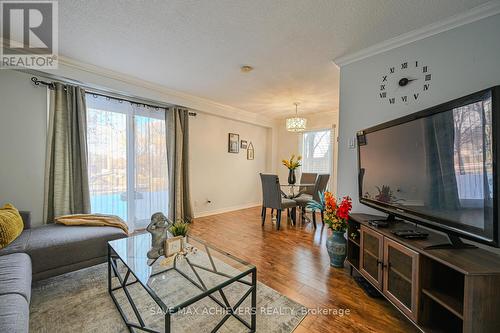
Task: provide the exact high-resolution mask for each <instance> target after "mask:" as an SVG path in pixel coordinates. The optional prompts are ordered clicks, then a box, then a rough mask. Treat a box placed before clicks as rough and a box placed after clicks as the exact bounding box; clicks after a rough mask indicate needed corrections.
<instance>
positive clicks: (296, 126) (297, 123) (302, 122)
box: [286, 102, 307, 132]
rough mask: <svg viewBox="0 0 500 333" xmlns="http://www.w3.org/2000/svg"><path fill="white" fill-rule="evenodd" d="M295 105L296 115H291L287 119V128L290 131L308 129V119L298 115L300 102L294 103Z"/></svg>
mask: <svg viewBox="0 0 500 333" xmlns="http://www.w3.org/2000/svg"><path fill="white" fill-rule="evenodd" d="M293 104H294V105H295V117H290V118H287V119H286V130H287V131H289V132H303V131H305V130H306V125H307V119H306V118H301V117H299V115H298V107H299V103H297V102H296V103H293Z"/></svg>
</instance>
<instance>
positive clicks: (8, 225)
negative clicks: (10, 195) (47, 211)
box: [0, 203, 24, 249]
mask: <svg viewBox="0 0 500 333" xmlns="http://www.w3.org/2000/svg"><path fill="white" fill-rule="evenodd" d="M23 228H24V224H23V219H22V218H21V215H19V211H18V210H17V209H16V207H14V206H13V205H11V204H9V203H8V204H5V205H4V206H3V207H2V208H0V249H3V248H4V247H6V246H7V245H9V244H10V243H12V242H13V241H14V239H16V238H17V237H18V236H19V235H20V234H21V232H22V231H23Z"/></svg>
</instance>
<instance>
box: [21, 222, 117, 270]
mask: <svg viewBox="0 0 500 333" xmlns="http://www.w3.org/2000/svg"><path fill="white" fill-rule="evenodd" d="M123 237H126V234H125V233H124V232H123V231H122V230H121V229H118V228H113V227H89V226H65V225H60V224H47V225H44V226H41V227H37V228H32V229H31V235H30V237H29V241H28V244H27V247H26V253H28V254H29V255H30V257H31V262H32V265H33V274H37V273H40V272H44V271H48V270H52V269H54V268H58V267H61V266H67V265H72V264H75V263H79V262H82V261H89V260H90V259H94V258H99V257H105V256H106V254H107V242H108V241H110V240H113V239H118V238H123Z"/></svg>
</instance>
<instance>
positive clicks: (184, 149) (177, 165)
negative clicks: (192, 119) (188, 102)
mask: <svg viewBox="0 0 500 333" xmlns="http://www.w3.org/2000/svg"><path fill="white" fill-rule="evenodd" d="M165 124H166V129H167V133H166V135H167V159H168V175H169V209H168V215H169V218H170V219H172V220H178V219H182V220H184V221H187V222H189V221H191V220H192V217H193V212H192V209H191V198H190V193H189V162H188V160H189V155H188V153H189V151H188V147H189V111H188V110H186V109H183V108H176V107H175V108H170V109H167V110H166V111H165Z"/></svg>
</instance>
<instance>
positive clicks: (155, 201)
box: [87, 94, 168, 230]
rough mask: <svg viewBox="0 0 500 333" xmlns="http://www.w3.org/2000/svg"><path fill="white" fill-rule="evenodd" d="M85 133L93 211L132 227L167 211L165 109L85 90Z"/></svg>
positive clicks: (142, 226) (134, 227)
mask: <svg viewBox="0 0 500 333" xmlns="http://www.w3.org/2000/svg"><path fill="white" fill-rule="evenodd" d="M87 132H88V133H87V135H88V138H87V141H88V154H89V180H90V200H91V209H92V212H93V213H102V214H113V215H118V216H120V217H121V218H122V219H124V220H125V221H127V224H128V225H129V227H130V229H132V230H134V229H137V228H145V227H146V226H147V224H148V223H149V221H150V218H151V215H152V214H153V213H155V212H163V213H164V214H165V215H167V213H168V212H167V208H168V197H167V193H168V176H167V175H168V173H167V152H166V141H165V138H166V135H165V110H164V109H161V108H150V107H145V106H142V105H137V104H132V103H130V102H126V101H118V100H115V99H112V98H106V97H101V96H97V95H92V94H87Z"/></svg>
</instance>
